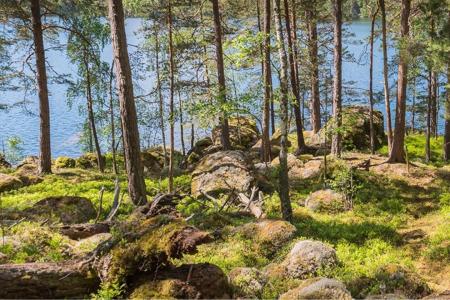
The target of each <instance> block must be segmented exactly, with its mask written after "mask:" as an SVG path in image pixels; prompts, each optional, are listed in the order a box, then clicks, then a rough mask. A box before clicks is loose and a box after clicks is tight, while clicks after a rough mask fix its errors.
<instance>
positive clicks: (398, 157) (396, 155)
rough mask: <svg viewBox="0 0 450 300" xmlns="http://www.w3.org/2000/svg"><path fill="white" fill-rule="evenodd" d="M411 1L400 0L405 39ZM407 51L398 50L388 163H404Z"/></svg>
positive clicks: (402, 33)
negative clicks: (392, 131)
mask: <svg viewBox="0 0 450 300" xmlns="http://www.w3.org/2000/svg"><path fill="white" fill-rule="evenodd" d="M410 7H411V0H402V11H401V14H402V16H401V36H402V39H407V37H408V35H409V13H410ZM405 51H407V49H404V48H402V49H400V62H399V64H398V80H397V105H396V108H395V129H394V138H393V140H392V148H391V152H390V155H389V159H388V162H389V163H397V162H398V163H404V162H406V160H405V149H404V147H405V115H406V84H407V75H408V64H407V62H406V57H405V56H406V55H407V54H406V53H405Z"/></svg>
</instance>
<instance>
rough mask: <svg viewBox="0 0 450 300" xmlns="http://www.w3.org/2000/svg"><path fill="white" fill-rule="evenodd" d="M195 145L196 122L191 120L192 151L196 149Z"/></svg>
mask: <svg viewBox="0 0 450 300" xmlns="http://www.w3.org/2000/svg"><path fill="white" fill-rule="evenodd" d="M194 145H195V127H194V120H191V149H194Z"/></svg>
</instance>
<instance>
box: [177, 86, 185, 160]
mask: <svg viewBox="0 0 450 300" xmlns="http://www.w3.org/2000/svg"><path fill="white" fill-rule="evenodd" d="M178 104H179V108H178V109H179V110H180V142H181V153H183V156H184V155H185V154H186V147H185V145H184V124H183V122H184V121H183V100H182V99H181V92H180V88H178Z"/></svg>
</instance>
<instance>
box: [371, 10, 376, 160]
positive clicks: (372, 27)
mask: <svg viewBox="0 0 450 300" xmlns="http://www.w3.org/2000/svg"><path fill="white" fill-rule="evenodd" d="M377 14H378V8H377V9H376V11H375V12H374V13H373V14H372V16H371V23H370V72H369V105H370V117H369V125H370V152H371V153H372V154H375V129H374V126H373V42H374V41H373V40H374V35H375V20H376V17H377Z"/></svg>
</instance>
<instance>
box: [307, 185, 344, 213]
mask: <svg viewBox="0 0 450 300" xmlns="http://www.w3.org/2000/svg"><path fill="white" fill-rule="evenodd" d="M305 207H306V208H308V209H310V210H312V211H316V212H319V211H320V212H328V213H336V212H341V211H344V210H345V209H346V202H345V197H344V195H342V194H340V193H338V192H335V191H333V190H331V189H326V190H318V191H315V192H313V193H311V194H310V195H309V196H308V197H307V198H306V200H305Z"/></svg>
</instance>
